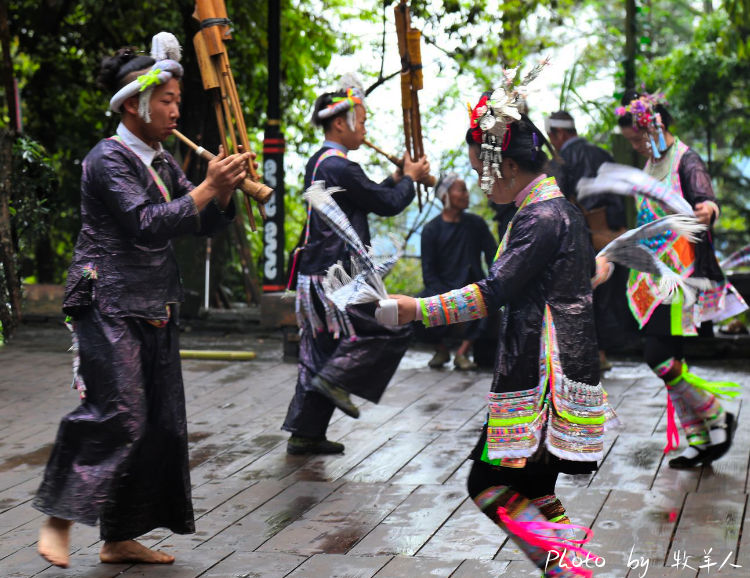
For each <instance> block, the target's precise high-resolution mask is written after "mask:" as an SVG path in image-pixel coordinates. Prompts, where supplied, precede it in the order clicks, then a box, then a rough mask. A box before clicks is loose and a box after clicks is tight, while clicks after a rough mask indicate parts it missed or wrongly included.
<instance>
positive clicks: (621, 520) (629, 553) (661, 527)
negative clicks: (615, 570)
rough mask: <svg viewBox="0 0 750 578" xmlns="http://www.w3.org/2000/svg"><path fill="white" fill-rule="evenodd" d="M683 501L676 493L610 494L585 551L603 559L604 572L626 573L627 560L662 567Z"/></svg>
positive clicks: (622, 491)
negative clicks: (622, 569) (606, 569)
mask: <svg viewBox="0 0 750 578" xmlns="http://www.w3.org/2000/svg"><path fill="white" fill-rule="evenodd" d="M683 501H684V495H683V494H677V493H675V492H655V491H650V492H641V491H627V490H624V489H623V490H620V489H615V490H612V491H611V493H610V495H609V497H608V498H607V501H606V502H605V503H604V506H603V508H602V510H601V512H600V513H599V515H598V516H597V519H596V522H595V523H594V525H593V526H592V529H593V530H594V536H593V538H592V539H591V542H589V544H588V549H589V550H590V551H591V552H593V553H594V554H597V555H599V556H603V557H604V558H605V559H606V560H607V565H606V567H607V568H612V567H613V566H615V567H619V568H624V569H625V570H627V569H628V568H627V562H628V560H638V561H644V564H648V566H649V568H653V567H660V566H662V565H663V563H664V560H665V558H666V555H667V551H668V549H669V545H670V540H671V539H672V535H673V532H674V530H675V528H676V525H677V521H678V519H679V517H680V512H681V509H682V505H683ZM638 567H639V568H643V567H645V566H643V565H640V566H638ZM624 573H625V572H623V574H624ZM649 576H650V572H649Z"/></svg>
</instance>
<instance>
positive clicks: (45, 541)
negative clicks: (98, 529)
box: [37, 516, 73, 568]
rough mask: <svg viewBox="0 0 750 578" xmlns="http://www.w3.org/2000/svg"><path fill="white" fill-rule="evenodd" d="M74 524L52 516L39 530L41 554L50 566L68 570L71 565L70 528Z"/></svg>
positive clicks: (38, 548) (39, 549)
mask: <svg viewBox="0 0 750 578" xmlns="http://www.w3.org/2000/svg"><path fill="white" fill-rule="evenodd" d="M72 525H73V522H71V521H70V520H63V519H62V518H55V517H54V516H50V517H49V518H47V520H45V522H44V524H42V527H41V528H40V529H39V543H38V544H37V550H38V551H39V554H41V556H42V557H43V558H44V559H45V560H47V562H49V563H50V564H54V565H55V566H59V567H60V568H67V567H68V564H70V527H71V526H72Z"/></svg>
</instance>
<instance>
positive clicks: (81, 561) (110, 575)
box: [34, 547, 133, 578]
mask: <svg viewBox="0 0 750 578" xmlns="http://www.w3.org/2000/svg"><path fill="white" fill-rule="evenodd" d="M132 567H133V566H132V564H102V563H101V562H100V561H99V548H98V547H97V548H84V549H81V550H79V551H78V552H74V553H73V554H72V555H71V556H70V566H69V567H68V568H65V569H61V568H57V567H55V566H50V565H49V564H47V568H46V569H45V570H43V571H42V572H39V573H38V574H34V576H35V577H37V576H38V577H40V578H63V577H65V578H68V577H72V578H116V577H117V576H120V575H121V574H123V573H125V572H126V571H127V570H128V569H129V568H132Z"/></svg>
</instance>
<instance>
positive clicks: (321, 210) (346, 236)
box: [303, 181, 375, 272]
mask: <svg viewBox="0 0 750 578" xmlns="http://www.w3.org/2000/svg"><path fill="white" fill-rule="evenodd" d="M339 191H343V189H341V188H338V187H332V188H328V189H327V188H326V186H325V181H314V182H313V183H312V184H311V185H310V187H308V189H307V190H306V191H305V193H304V194H303V197H304V199H305V200H306V201H307V202H309V203H310V204H311V205H312V207H313V209H315V211H316V212H317V213H318V215H320V217H321V218H322V219H323V221H325V223H326V225H328V226H329V227H330V228H331V229H332V230H333V231H334V232H335V233H336V234H337V235H338V236H339V237H340V238H341V240H343V241H344V243H346V245H347V246H348V247H349V249H350V251H351V252H352V257H353V258H354V259H355V260H356V261H357V262H358V263H357V266H358V267H360V268H363V269H364V270H366V271H368V272H374V271H375V265H374V263H373V262H372V259H371V258H370V253H369V251H368V250H367V248H366V247H365V245H364V243H362V240H361V239H360V238H359V235H357V232H356V231H355V230H354V227H352V224H351V223H350V222H349V219H348V218H347V216H346V214H344V211H342V210H341V207H339V206H338V204H336V201H334V200H333V197H332V196H331V195H333V193H337V192H339Z"/></svg>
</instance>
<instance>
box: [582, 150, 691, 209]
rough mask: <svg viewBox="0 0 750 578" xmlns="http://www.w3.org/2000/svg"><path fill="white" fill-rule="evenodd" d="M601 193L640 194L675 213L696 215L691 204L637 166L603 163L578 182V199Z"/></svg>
mask: <svg viewBox="0 0 750 578" xmlns="http://www.w3.org/2000/svg"><path fill="white" fill-rule="evenodd" d="M602 193H615V194H617V195H625V196H636V195H643V196H645V197H648V198H650V199H653V200H655V201H657V202H659V203H661V204H662V205H663V206H665V207H666V208H668V209H669V210H671V211H673V212H675V213H682V214H683V215H690V216H695V213H694V212H693V208H692V207H691V206H690V203H688V202H687V201H686V200H685V199H683V198H682V197H681V196H679V195H677V194H675V193H674V192H673V191H672V190H671V189H670V188H669V187H668V186H667V185H665V184H664V183H662V182H661V181H657V180H656V179H655V178H654V177H652V176H651V175H647V174H646V173H644V172H643V171H642V170H640V169H636V168H634V167H629V166H626V165H619V164H617V163H604V164H603V165H602V166H601V167H599V172H598V173H597V175H596V177H595V178H593V179H592V178H583V179H581V180H580V181H578V199H579V200H581V199H584V198H586V197H589V196H591V195H598V194H602Z"/></svg>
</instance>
